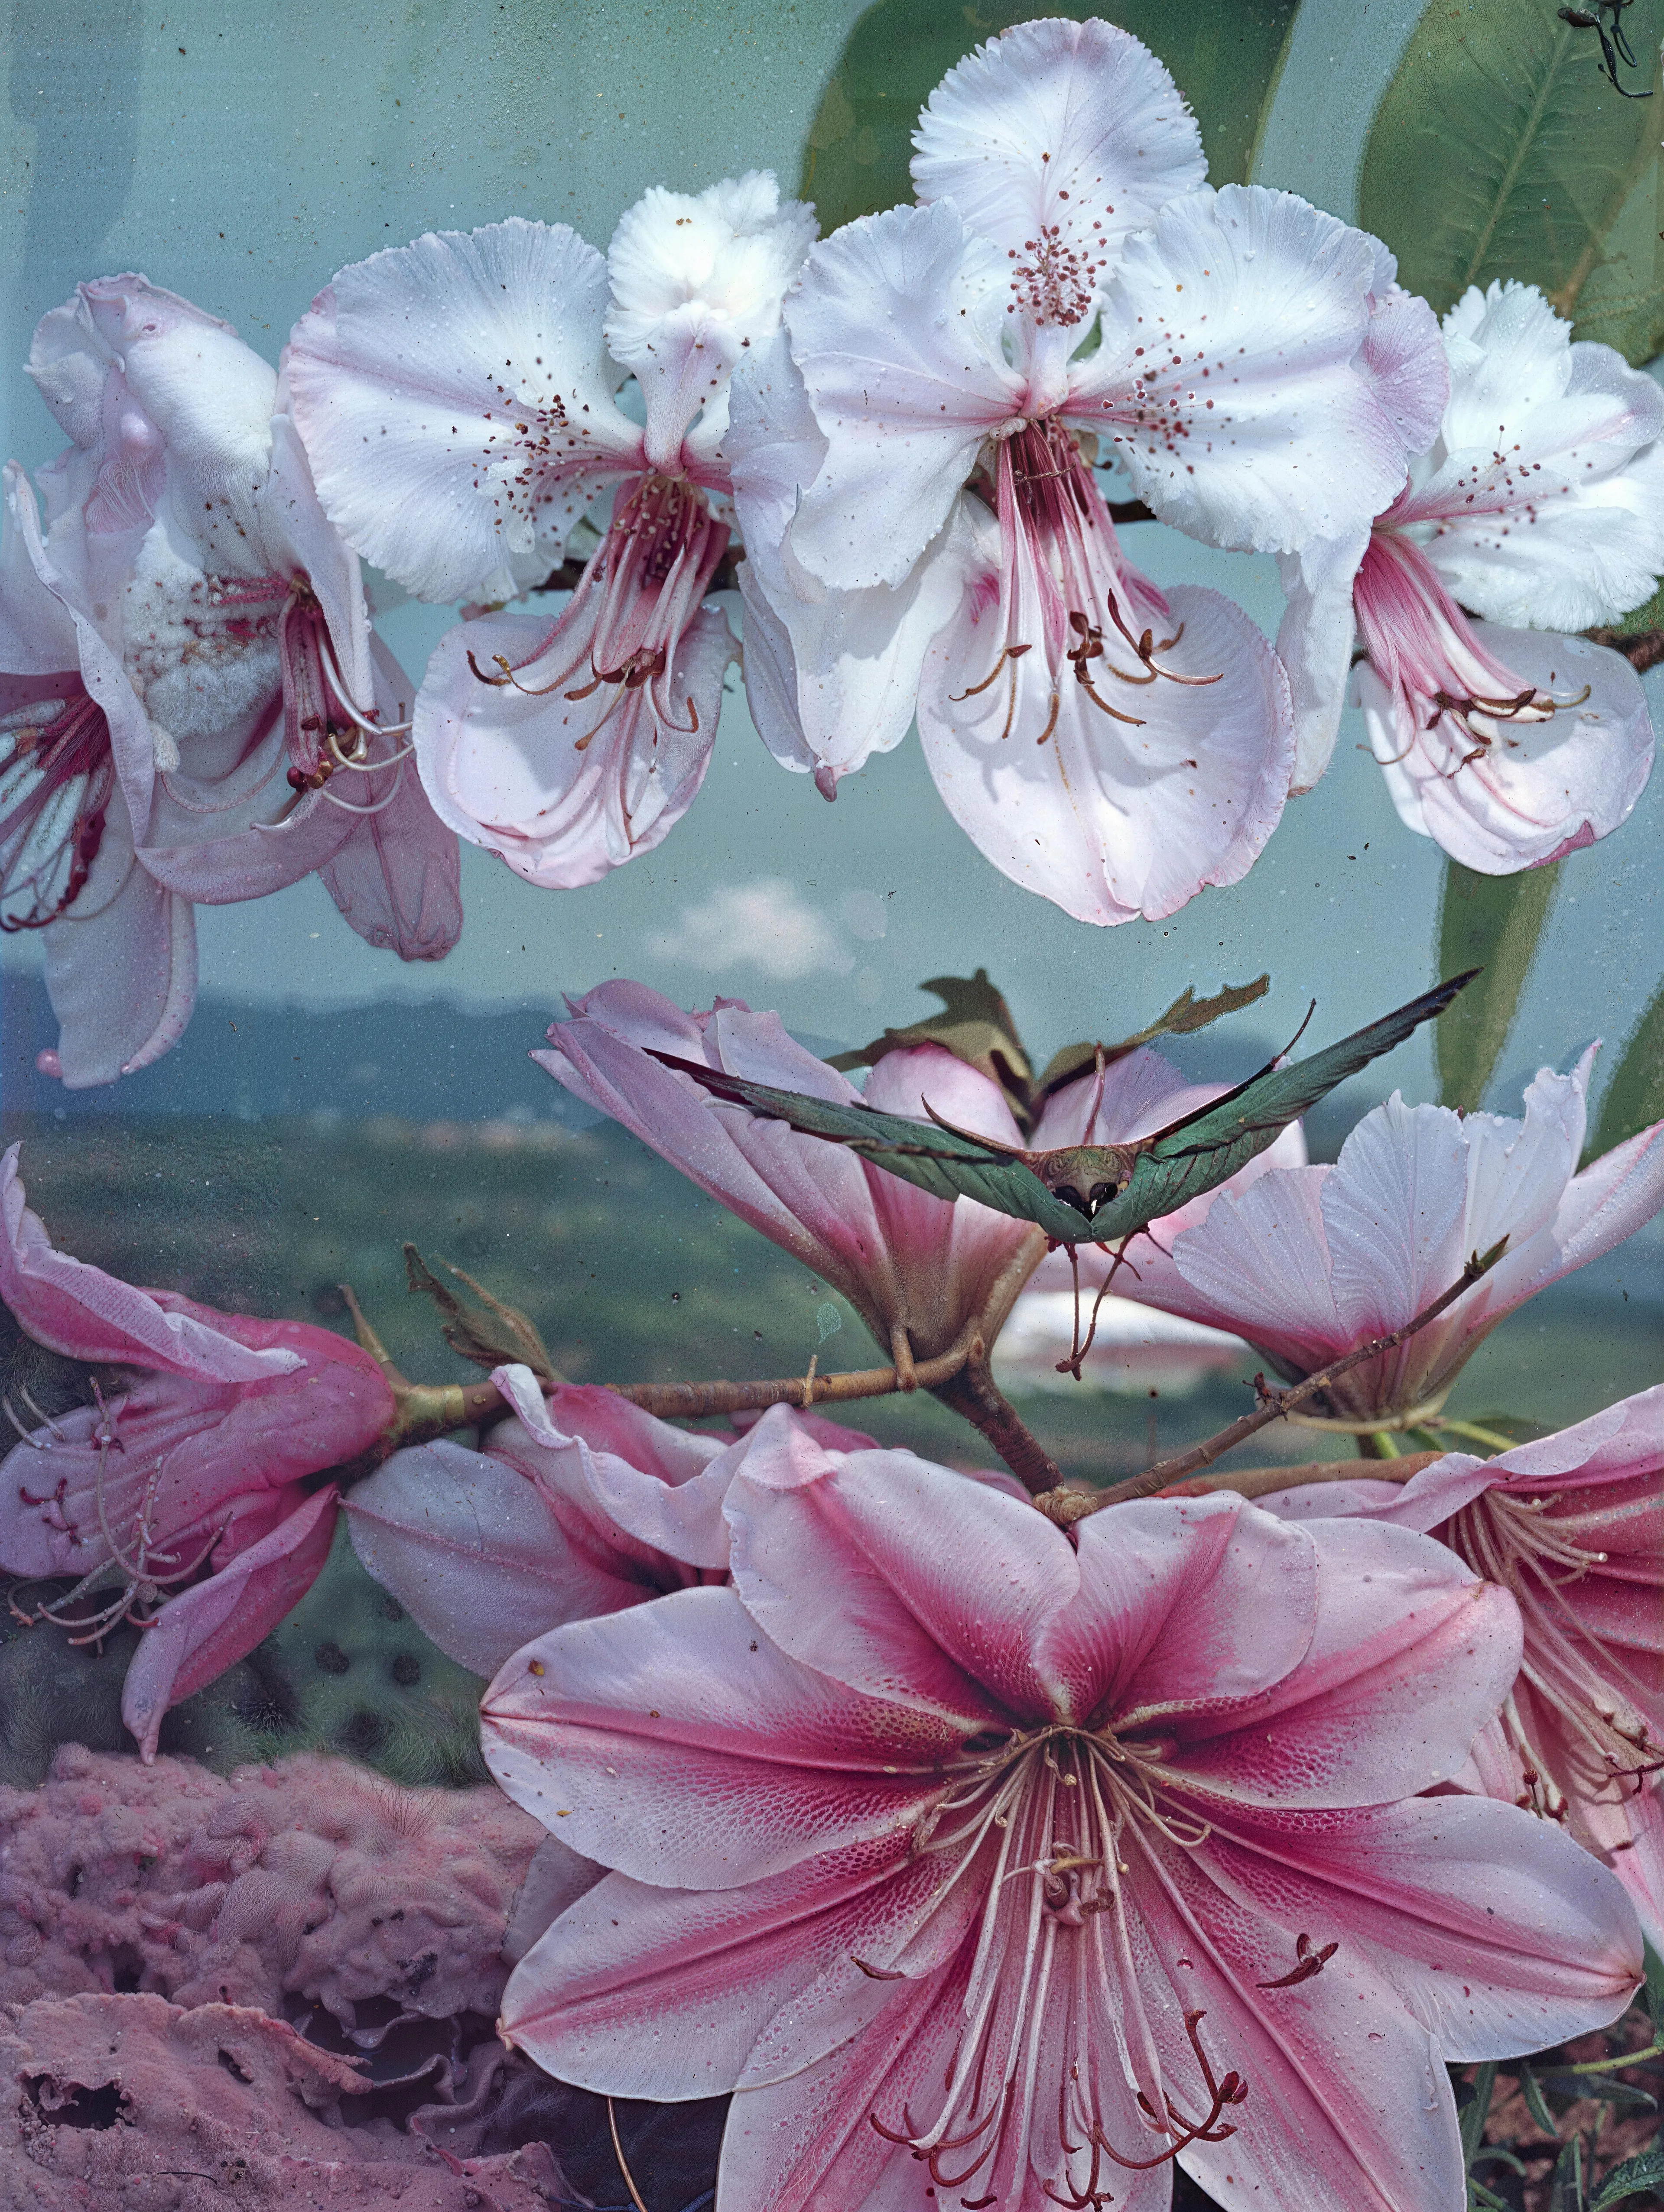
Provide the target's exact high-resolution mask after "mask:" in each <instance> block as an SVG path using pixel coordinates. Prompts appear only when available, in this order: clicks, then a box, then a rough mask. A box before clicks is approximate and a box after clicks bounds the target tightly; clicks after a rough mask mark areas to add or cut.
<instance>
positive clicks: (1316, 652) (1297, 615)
mask: <svg viewBox="0 0 1664 2212" xmlns="http://www.w3.org/2000/svg"><path fill="white" fill-rule="evenodd" d="M1367 542H1368V533H1367V532H1358V533H1357V535H1356V536H1355V537H1354V538H1351V539H1350V540H1349V541H1347V542H1346V543H1344V544H1332V543H1331V542H1329V541H1327V540H1319V541H1317V542H1316V543H1314V544H1311V545H1308V546H1307V547H1306V549H1305V550H1304V551H1303V552H1301V553H1298V554H1295V553H1282V554H1279V555H1278V556H1277V567H1278V568H1279V569H1280V570H1281V571H1282V575H1283V597H1284V599H1286V600H1287V602H1288V605H1287V606H1286V607H1285V609H1284V610H1283V620H1282V623H1280V624H1279V626H1278V629H1277V659H1279V660H1280V661H1281V662H1282V663H1283V669H1284V671H1285V672H1286V673H1287V675H1288V678H1289V697H1290V699H1291V701H1292V702H1293V706H1294V717H1295V771H1294V788H1295V791H1296V792H1305V791H1309V790H1310V789H1311V787H1312V786H1313V785H1314V783H1315V782H1316V781H1317V780H1318V778H1319V777H1320V775H1322V774H1323V771H1324V770H1325V769H1326V768H1327V767H1328V765H1329V762H1330V759H1331V757H1332V755H1333V752H1334V750H1335V738H1336V736H1337V734H1338V732H1339V729H1340V716H1341V709H1342V708H1344V706H1345V704H1346V684H1347V678H1348V677H1349V676H1350V673H1351V666H1352V641H1353V640H1354V638H1355V637H1356V635H1357V623H1356V620H1355V619H1354V617H1353V613H1352V579H1353V578H1354V577H1355V576H1356V574H1357V570H1358V563H1359V562H1360V561H1361V560H1362V557H1363V548H1364V545H1365V544H1367Z"/></svg>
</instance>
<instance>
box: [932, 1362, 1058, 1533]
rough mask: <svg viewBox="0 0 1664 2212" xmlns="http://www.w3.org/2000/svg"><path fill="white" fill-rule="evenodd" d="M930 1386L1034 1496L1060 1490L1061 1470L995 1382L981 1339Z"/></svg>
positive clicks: (1042, 1495) (1039, 1496)
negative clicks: (952, 1369)
mask: <svg viewBox="0 0 1664 2212" xmlns="http://www.w3.org/2000/svg"><path fill="white" fill-rule="evenodd" d="M919 1372H920V1374H921V1375H922V1374H923V1369H922V1368H921V1369H920V1370H919ZM932 1388H933V1390H934V1395H936V1397H938V1398H939V1399H940V1400H941V1401H942V1404H943V1405H944V1406H951V1407H953V1409H954V1412H955V1413H960V1414H963V1416H964V1417H965V1419H966V1420H967V1421H969V1422H970V1424H971V1425H972V1428H973V1429H976V1430H977V1431H978V1432H979V1433H980V1434H981V1435H982V1436H984V1437H986V1439H987V1440H988V1442H989V1443H990V1444H992V1446H993V1447H994V1449H995V1450H996V1451H997V1453H998V1454H999V1455H1000V1457H1001V1458H1002V1459H1003V1461H1004V1462H1005V1463H1006V1465H1007V1466H1008V1467H1009V1468H1010V1470H1011V1472H1012V1474H1015V1476H1016V1478H1017V1480H1018V1481H1019V1482H1021V1484H1022V1485H1023V1486H1024V1488H1025V1489H1026V1490H1027V1492H1028V1493H1029V1495H1030V1496H1031V1497H1032V1498H1037V1499H1038V1498H1042V1497H1044V1496H1045V1495H1046V1494H1047V1493H1048V1492H1057V1490H1058V1485H1059V1484H1060V1483H1061V1482H1062V1480H1063V1470H1062V1468H1059V1466H1058V1462H1056V1460H1054V1459H1053V1458H1052V1457H1051V1455H1050V1454H1049V1453H1048V1452H1047V1450H1046V1449H1045V1445H1044V1444H1042V1443H1041V1442H1040V1440H1039V1437H1037V1436H1036V1435H1035V1434H1034V1432H1033V1430H1032V1429H1030V1428H1029V1427H1028V1426H1027V1425H1026V1424H1025V1422H1024V1421H1023V1420H1022V1419H1021V1417H1020V1416H1019V1414H1018V1412H1017V1409H1016V1407H1015V1406H1014V1405H1013V1404H1012V1403H1011V1401H1010V1400H1009V1398H1008V1397H1007V1396H1006V1395H1005V1393H1004V1392H1003V1390H1002V1389H1000V1387H999V1385H998V1383H996V1382H995V1380H994V1376H993V1373H992V1370H990V1367H989V1364H988V1358H987V1355H986V1353H985V1352H984V1351H983V1348H982V1341H981V1339H980V1338H978V1340H977V1342H976V1343H975V1345H974V1346H972V1350H971V1353H970V1356H969V1357H968V1358H966V1360H965V1361H964V1362H963V1363H962V1364H961V1365H960V1369H959V1371H958V1372H957V1373H956V1374H955V1375H954V1376H952V1377H951V1378H950V1379H949V1380H948V1381H947V1382H945V1383H937V1384H935V1385H933V1386H932ZM1065 1494H1066V1493H1065Z"/></svg>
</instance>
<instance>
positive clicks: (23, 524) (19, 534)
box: [0, 461, 81, 676]
mask: <svg viewBox="0 0 1664 2212" xmlns="http://www.w3.org/2000/svg"><path fill="white" fill-rule="evenodd" d="M3 486H4V498H5V507H4V513H3V515H0V669H3V670H4V671H5V672H6V674H7V675H9V676H49V675H61V674H63V673H64V672H65V671H67V670H69V669H71V668H74V667H76V665H78V663H79V660H80V657H81V656H80V647H79V644H78V642H77V639H76V626H75V623H74V622H73V621H72V620H71V619H70V611H69V609H68V608H67V607H66V606H65V605H64V602H63V600H62V599H60V598H59V597H58V593H57V592H54V591H52V589H50V588H49V587H48V586H47V585H46V582H45V581H44V580H43V579H42V576H41V573H40V571H41V569H42V568H46V567H47V566H48V563H47V561H46V548H45V546H44V545H43V544H41V540H40V508H39V507H37V506H36V504H35V498H34V487H33V486H32V485H31V483H29V480H28V478H27V477H26V476H25V475H24V473H23V471H22V470H21V468H20V467H19V466H18V465H17V463H16V462H15V461H8V462H7V463H6V465H5V471H4V477H3Z"/></svg>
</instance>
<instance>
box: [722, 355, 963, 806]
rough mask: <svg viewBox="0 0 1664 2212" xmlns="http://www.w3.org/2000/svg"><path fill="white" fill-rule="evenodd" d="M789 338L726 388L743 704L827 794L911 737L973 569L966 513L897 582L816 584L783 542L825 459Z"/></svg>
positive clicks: (725, 444) (959, 507)
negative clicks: (742, 631) (926, 669)
mask: <svg viewBox="0 0 1664 2212" xmlns="http://www.w3.org/2000/svg"><path fill="white" fill-rule="evenodd" d="M826 450H827V447H826V439H825V438H824V437H822V435H820V428H819V427H818V426H817V424H816V422H815V420H814V414H813V412H812V411H811V410H810V408H809V404H808V396H807V394H806V392H804V389H803V381H802V376H801V374H799V372H798V369H797V368H796V365H795V362H793V361H792V358H791V356H790V353H789V350H788V349H787V346H786V343H785V341H784V339H783V337H781V338H778V339H777V340H776V341H775V342H774V343H772V344H771V345H768V346H764V347H759V348H758V349H754V350H753V353H752V354H751V355H750V356H748V357H747V361H746V362H745V363H744V365H743V366H742V368H741V370H740V372H739V374H737V375H736V376H735V378H734V385H733V387H732V392H731V394H730V416H729V423H728V432H727V435H726V436H725V437H724V439H723V441H722V451H723V454H724V456H725V458H726V459H727V460H728V465H729V466H730V468H731V470H732V471H733V477H734V505H735V507H736V509H737V510H738V513H739V520H740V528H741V533H742V534H743V536H744V538H745V544H746V559H745V561H744V562H743V563H742V564H741V569H740V591H741V596H742V598H743V599H744V601H745V609H746V692H747V698H748V699H749V701H750V703H751V709H752V718H753V720H754V721H755V722H756V725H757V728H758V732H759V735H760V736H761V738H762V739H763V742H764V743H765V744H766V745H767V747H768V749H769V750H770V751H771V753H772V754H773V755H774V757H775V758H776V759H777V761H778V762H779V763H781V765H782V766H783V767H784V768H790V769H798V770H800V771H802V772H804V773H808V774H813V775H814V776H815V777H816V779H817V781H819V782H820V787H821V789H822V791H823V792H824V791H827V790H828V789H829V788H830V790H831V791H832V792H835V791H836V789H837V784H838V777H839V776H843V775H853V774H854V773H855V772H856V770H857V769H861V768H863V767H864V766H865V765H866V763H867V762H868V761H869V759H871V757H873V755H874V754H875V753H887V752H889V751H891V750H893V748H894V747H895V746H897V745H899V744H900V742H901V740H902V738H904V737H905V735H906V734H907V731H908V728H909V726H910V725H911V721H912V719H913V711H914V707H915V704H916V702H917V696H918V686H919V677H920V673H921V671H922V669H923V663H924V655H925V650H926V648H927V647H928V646H929V644H930V640H931V638H932V637H933V636H934V635H936V631H937V630H939V629H941V628H942V624H943V623H945V622H947V621H948V617H950V616H951V615H952V614H953V612H954V609H955V607H956V606H957V605H958V604H959V600H960V594H961V592H963V590H964V589H965V586H966V581H967V580H968V578H969V574H970V572H971V568H972V561H973V559H974V552H973V539H972V531H971V526H970V524H969V522H968V520H966V502H965V501H963V500H956V501H954V505H953V507H952V508H951V510H950V512H949V515H948V522H947V524H946V526H944V528H943V529H942V532H940V533H939V534H938V536H937V537H936V539H935V540H934V541H933V543H932V544H930V547H929V548H928V549H927V550H926V552H925V554H924V555H923V557H922V558H921V559H920V560H919V561H918V562H916V564H915V565H914V567H913V568H911V571H910V572H909V573H908V574H907V575H906V576H905V578H904V579H903V580H902V581H901V582H900V583H899V585H898V586H894V587H893V588H892V587H890V586H887V585H873V586H866V587H863V588H861V589H856V590H850V591H843V590H839V589H837V588H836V587H834V586H831V585H826V584H823V583H821V582H820V580H819V579H818V578H817V577H815V576H813V575H811V574H809V573H808V570H807V569H805V568H803V567H802V563H801V562H798V561H797V560H796V559H795V556H794V553H793V550H792V545H791V541H790V535H789V533H790V530H791V526H792V523H793V520H794V518H795V514H796V512H797V506H798V501H799V498H800V496H801V495H802V490H803V489H804V487H805V486H806V485H808V484H810V483H813V482H814V479H815V477H816V476H817V475H818V473H819V471H820V465H821V463H822V461H823V459H825V457H826Z"/></svg>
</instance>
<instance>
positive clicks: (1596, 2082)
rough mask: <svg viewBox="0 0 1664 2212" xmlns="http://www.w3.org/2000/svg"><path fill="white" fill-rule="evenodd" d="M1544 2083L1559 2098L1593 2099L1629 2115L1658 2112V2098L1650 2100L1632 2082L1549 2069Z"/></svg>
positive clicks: (1558, 2068) (1543, 2078)
mask: <svg viewBox="0 0 1664 2212" xmlns="http://www.w3.org/2000/svg"><path fill="white" fill-rule="evenodd" d="M1542 2083H1543V2087H1545V2089H1552V2090H1553V2092H1554V2093H1555V2094H1556V2096H1557V2097H1593V2098H1594V2100H1596V2102H1597V2103H1599V2104H1602V2105H1615V2106H1618V2109H1619V2110H1620V2111H1621V2112H1656V2111H1657V2110H1658V2100H1657V2098H1656V2097H1649V2095H1648V2094H1647V2092H1646V2091H1645V2090H1644V2089H1637V2087H1635V2085H1634V2084H1633V2083H1632V2082H1630V2081H1616V2080H1609V2079H1608V2078H1607V2077H1606V2075H1601V2074H1596V2075H1576V2074H1574V2073H1572V2072H1571V2071H1570V2069H1568V2068H1563V2067H1550V2068H1548V2069H1545V2072H1544V2074H1543V2075H1542Z"/></svg>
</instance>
